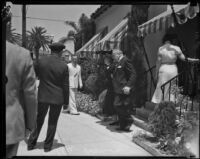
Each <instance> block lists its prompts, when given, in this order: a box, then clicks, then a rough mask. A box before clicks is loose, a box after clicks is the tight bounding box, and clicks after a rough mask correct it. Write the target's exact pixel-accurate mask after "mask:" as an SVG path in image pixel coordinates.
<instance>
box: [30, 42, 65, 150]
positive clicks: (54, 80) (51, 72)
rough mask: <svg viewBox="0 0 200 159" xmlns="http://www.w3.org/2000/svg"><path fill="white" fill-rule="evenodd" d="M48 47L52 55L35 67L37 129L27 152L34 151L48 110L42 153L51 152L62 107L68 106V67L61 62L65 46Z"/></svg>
mask: <svg viewBox="0 0 200 159" xmlns="http://www.w3.org/2000/svg"><path fill="white" fill-rule="evenodd" d="M49 47H50V49H51V54H52V55H51V56H47V57H43V58H41V59H40V60H39V61H38V62H37V63H36V66H35V70H36V74H37V75H38V78H39V80H40V84H39V88H38V114H37V127H36V128H35V129H34V131H33V133H32V134H31V135H30V138H29V140H28V150H32V149H34V147H35V145H36V142H37V139H38V136H39V134H40V130H41V128H42V125H43V123H44V119H45V116H46V114H47V111H48V109H50V110H49V119H48V129H47V136H46V139H45V141H44V151H45V152H48V151H51V148H52V145H53V140H54V136H55V132H56V127H57V122H58V118H59V115H60V111H61V109H62V105H63V104H65V105H68V100H69V97H68V96H69V76H68V67H67V65H66V64H65V63H64V62H63V61H62V60H61V55H62V50H63V49H64V48H65V46H64V45H63V44H61V43H53V44H52V45H50V46H49Z"/></svg>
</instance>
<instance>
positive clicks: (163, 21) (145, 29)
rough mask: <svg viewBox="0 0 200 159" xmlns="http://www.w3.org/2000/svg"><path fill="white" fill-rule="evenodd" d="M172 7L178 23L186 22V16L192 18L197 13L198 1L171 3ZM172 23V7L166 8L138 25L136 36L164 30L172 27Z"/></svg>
mask: <svg viewBox="0 0 200 159" xmlns="http://www.w3.org/2000/svg"><path fill="white" fill-rule="evenodd" d="M173 7H174V11H175V13H176V19H177V21H178V23H179V24H183V23H186V22H187V20H188V18H189V19H193V18H194V17H195V16H196V15H197V13H199V5H198V3H197V6H190V3H188V4H186V5H173ZM174 23H175V22H174V18H173V15H172V9H168V10H167V11H165V12H163V13H161V14H160V15H158V16H156V17H154V18H152V19H151V20H149V21H147V22H145V23H144V24H142V25H140V26H138V36H146V35H148V34H151V33H156V32H158V31H161V30H166V29H168V28H169V27H174V26H175V25H174Z"/></svg>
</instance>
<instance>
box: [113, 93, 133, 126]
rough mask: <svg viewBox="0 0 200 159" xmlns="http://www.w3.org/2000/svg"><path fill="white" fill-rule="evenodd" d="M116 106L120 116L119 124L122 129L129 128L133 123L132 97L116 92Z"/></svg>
mask: <svg viewBox="0 0 200 159" xmlns="http://www.w3.org/2000/svg"><path fill="white" fill-rule="evenodd" d="M114 108H115V111H116V113H117V115H118V118H119V125H120V128H122V129H124V128H125V129H129V128H130V127H131V125H132V123H133V119H132V117H131V107H130V97H129V96H128V95H123V94H115V97H114Z"/></svg>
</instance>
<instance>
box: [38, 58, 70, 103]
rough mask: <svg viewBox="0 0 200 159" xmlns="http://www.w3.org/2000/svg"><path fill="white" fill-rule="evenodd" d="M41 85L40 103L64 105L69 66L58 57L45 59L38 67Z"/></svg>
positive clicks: (39, 90) (40, 61) (39, 91)
mask: <svg viewBox="0 0 200 159" xmlns="http://www.w3.org/2000/svg"><path fill="white" fill-rule="evenodd" d="M36 67H37V68H36V70H37V71H36V72H37V74H38V77H39V80H40V84H39V89H38V101H39V102H41V103H49V104H64V93H63V89H64V85H63V84H64V83H65V82H67V81H65V80H66V79H65V77H66V73H67V74H68V68H67V65H66V64H65V63H64V62H63V61H61V60H60V59H59V57H57V56H54V55H52V56H49V57H43V58H42V59H40V60H39V62H38V65H37V66H36Z"/></svg>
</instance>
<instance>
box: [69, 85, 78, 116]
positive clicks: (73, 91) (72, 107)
mask: <svg viewBox="0 0 200 159" xmlns="http://www.w3.org/2000/svg"><path fill="white" fill-rule="evenodd" d="M76 95H77V88H69V106H68V110H69V111H70V112H71V113H77V107H76Z"/></svg>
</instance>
